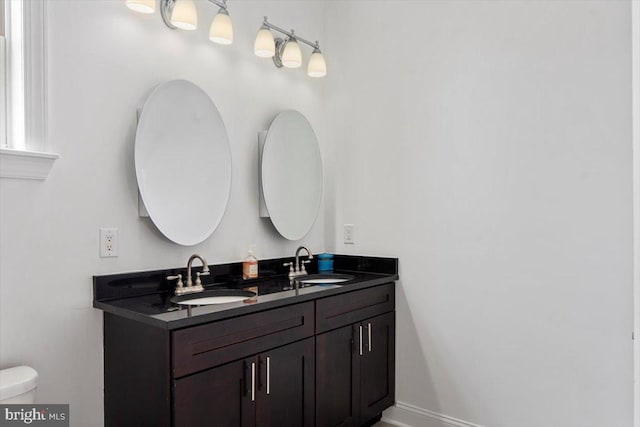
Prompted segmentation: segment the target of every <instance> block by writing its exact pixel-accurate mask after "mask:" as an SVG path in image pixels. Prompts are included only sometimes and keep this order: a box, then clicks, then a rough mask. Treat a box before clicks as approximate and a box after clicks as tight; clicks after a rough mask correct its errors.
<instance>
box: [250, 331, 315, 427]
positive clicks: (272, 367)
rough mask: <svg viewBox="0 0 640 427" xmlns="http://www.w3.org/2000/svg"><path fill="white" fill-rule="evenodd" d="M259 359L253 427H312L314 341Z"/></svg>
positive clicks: (289, 345) (303, 342) (294, 344)
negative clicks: (254, 426) (254, 424)
mask: <svg viewBox="0 0 640 427" xmlns="http://www.w3.org/2000/svg"><path fill="white" fill-rule="evenodd" d="M258 359H259V368H260V369H259V370H260V374H259V376H258V377H259V383H258V395H257V402H256V403H257V407H256V425H257V426H278V427H301V426H309V427H312V426H313V416H314V410H313V406H314V394H315V378H314V372H315V342H314V339H313V338H307V339H306V340H303V341H298V342H296V343H293V344H288V345H285V346H283V347H280V348H276V349H274V350H270V351H267V352H264V353H262V354H260V355H259V356H258Z"/></svg>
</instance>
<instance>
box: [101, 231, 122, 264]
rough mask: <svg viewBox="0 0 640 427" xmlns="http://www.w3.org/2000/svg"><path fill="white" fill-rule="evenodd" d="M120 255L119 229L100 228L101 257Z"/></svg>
mask: <svg viewBox="0 0 640 427" xmlns="http://www.w3.org/2000/svg"><path fill="white" fill-rule="evenodd" d="M117 256H118V229H117V228H101V229H100V257H101V258H111V257H117Z"/></svg>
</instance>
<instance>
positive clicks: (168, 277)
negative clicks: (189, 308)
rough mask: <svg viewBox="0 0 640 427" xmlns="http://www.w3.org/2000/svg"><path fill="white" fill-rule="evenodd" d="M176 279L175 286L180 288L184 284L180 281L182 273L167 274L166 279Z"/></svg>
mask: <svg viewBox="0 0 640 427" xmlns="http://www.w3.org/2000/svg"><path fill="white" fill-rule="evenodd" d="M176 279H177V280H178V281H177V282H176V287H177V288H182V287H183V286H184V283H182V274H176V275H175V276H167V280H176Z"/></svg>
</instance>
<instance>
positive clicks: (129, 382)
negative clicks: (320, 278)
mask: <svg viewBox="0 0 640 427" xmlns="http://www.w3.org/2000/svg"><path fill="white" fill-rule="evenodd" d="M283 261H287V260H286V259H278V260H267V261H261V262H260V272H261V274H264V277H259V278H258V279H254V280H244V281H243V280H241V279H239V277H240V275H241V264H240V263H237V264H224V265H214V266H210V269H211V270H212V272H213V274H212V276H210V278H209V280H210V281H211V283H205V288H207V289H213V288H220V287H224V288H228V289H251V290H253V291H254V292H257V295H256V296H255V297H253V298H249V299H246V300H244V301H241V302H235V303H229V304H219V305H210V306H199V307H195V308H193V309H192V310H191V315H189V314H188V312H187V310H185V309H181V308H179V307H177V306H176V305H175V304H172V303H171V302H170V298H171V295H172V289H171V287H170V284H168V283H167V281H166V279H165V276H167V275H169V274H171V275H173V274H177V273H179V272H180V270H179V269H175V270H170V271H156V272H145V273H132V274H120V275H111V276H97V277H95V278H94V294H95V299H94V306H95V307H97V308H100V309H102V310H103V311H104V386H105V396H104V399H105V425H106V426H107V427H109V426H126V425H136V426H144V425H148V426H167V427H168V426H174V427H192V426H204V425H206V426H225V427H226V426H253V425H260V426H278V427H283V426H291V427H297V426H338V425H340V426H359V425H363V424H367V423H369V422H371V421H373V420H376V419H377V418H379V415H380V413H381V412H382V411H383V410H384V409H386V408H388V407H390V406H391V405H393V403H394V387H395V373H394V371H395V312H394V310H395V298H394V287H395V284H394V282H395V280H396V279H397V278H398V276H397V259H392V258H370V257H355V256H341V255H337V256H336V258H335V268H336V271H337V272H341V273H348V274H350V275H352V276H353V279H352V280H350V281H348V282H344V283H341V284H331V283H326V284H320V285H313V286H311V285H305V284H304V283H303V282H301V281H300V280H299V279H291V280H290V279H289V278H288V277H287V274H286V273H287V271H286V269H283V267H282V263H283ZM309 271H310V273H313V272H314V271H315V263H312V264H310V265H309Z"/></svg>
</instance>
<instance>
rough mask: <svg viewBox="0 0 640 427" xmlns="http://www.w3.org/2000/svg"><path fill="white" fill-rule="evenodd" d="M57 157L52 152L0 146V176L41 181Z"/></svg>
mask: <svg viewBox="0 0 640 427" xmlns="http://www.w3.org/2000/svg"><path fill="white" fill-rule="evenodd" d="M58 157H60V156H59V155H57V154H54V153H42V152H39V151H22V150H12V149H10V148H0V178H14V179H33V180H41V181H42V180H44V179H46V178H47V175H49V171H50V170H51V167H52V166H53V162H54V161H55V160H56V159H57V158H58Z"/></svg>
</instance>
